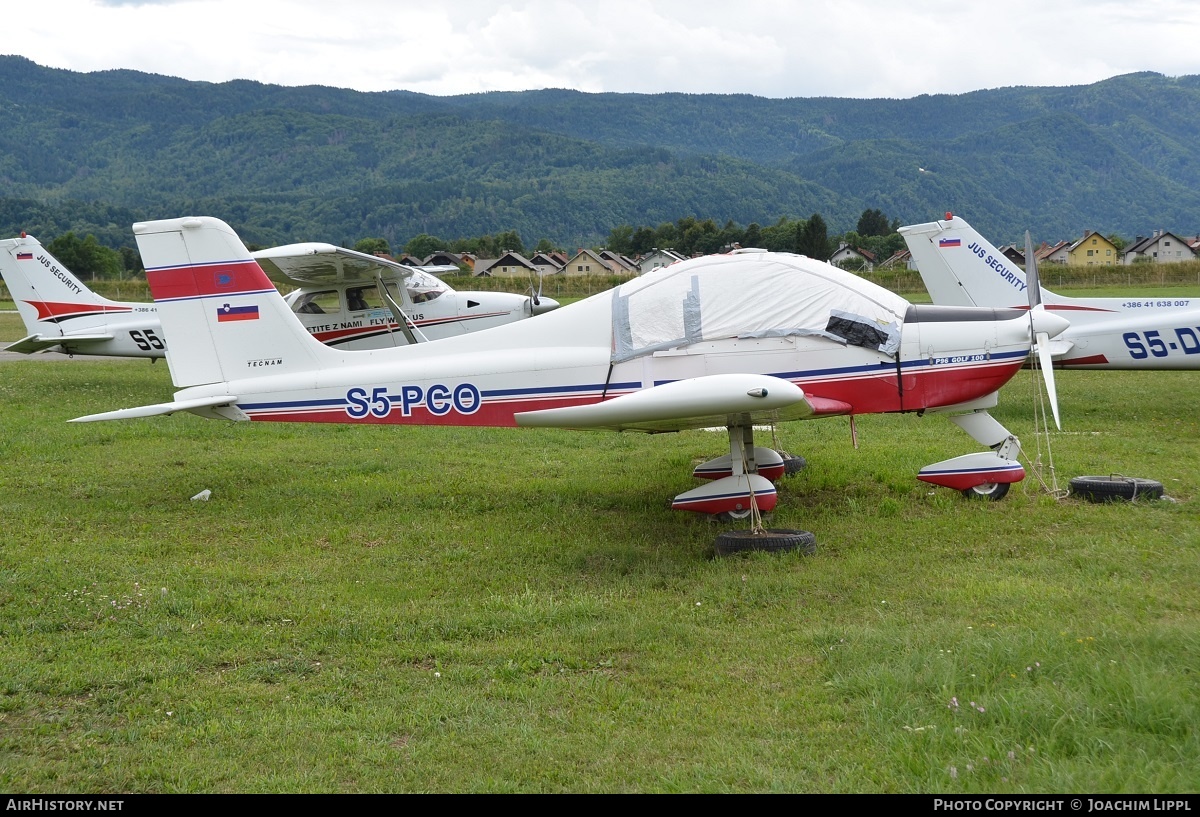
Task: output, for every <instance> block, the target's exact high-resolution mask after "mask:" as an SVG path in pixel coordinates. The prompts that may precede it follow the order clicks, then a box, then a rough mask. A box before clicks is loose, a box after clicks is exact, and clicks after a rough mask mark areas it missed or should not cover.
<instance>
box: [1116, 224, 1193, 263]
mask: <svg viewBox="0 0 1200 817" xmlns="http://www.w3.org/2000/svg"><path fill="white" fill-rule="evenodd" d="M1195 257H1196V251H1195V250H1194V249H1192V245H1191V244H1190V243H1189V242H1188V241H1186V240H1185V239H1182V238H1180V237H1179V236H1177V235H1175V234H1174V233H1168V232H1166V231H1165V230H1155V231H1154V233H1153V234H1152V235H1151V236H1150V237H1148V238H1147V237H1145V236H1140V235H1139V236H1138V237H1137V239H1136V240H1135V241H1134V242H1133V243H1132V244H1130V245H1129V246H1128V247H1126V248H1125V253H1124V255H1123V256H1122V261H1123V262H1124V263H1125V264H1133V263H1136V262H1138V261H1145V260H1147V259H1148V260H1150V261H1151V262H1153V263H1156V264H1169V263H1174V262H1176V261H1191V260H1192V259H1194V258H1195Z"/></svg>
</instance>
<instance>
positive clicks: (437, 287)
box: [404, 270, 450, 304]
mask: <svg viewBox="0 0 1200 817" xmlns="http://www.w3.org/2000/svg"><path fill="white" fill-rule="evenodd" d="M404 285H405V286H406V287H407V288H408V297H410V298H412V302H413V303H414V304H419V303H424V302H425V301H432V300H433V299H434V298H439V297H441V296H442V295H443V294H444V293H446V292H447V291H449V289H450V287H448V286H446V285H445V284H444V283H442V281H441V279H439V278H438V277H437V276H435V275H430V274H429V273H428V272H422V271H421V270H413V272H412V274H411V275H409V276H407V277H406V278H405V279H404Z"/></svg>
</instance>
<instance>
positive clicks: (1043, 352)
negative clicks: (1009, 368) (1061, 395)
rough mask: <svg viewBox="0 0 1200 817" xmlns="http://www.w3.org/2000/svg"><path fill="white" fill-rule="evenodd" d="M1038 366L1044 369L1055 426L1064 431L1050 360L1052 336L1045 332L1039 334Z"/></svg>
mask: <svg viewBox="0 0 1200 817" xmlns="http://www.w3.org/2000/svg"><path fill="white" fill-rule="evenodd" d="M1037 356H1038V365H1039V366H1041V367H1042V378H1043V379H1045V381H1046V394H1047V395H1048V396H1049V398H1050V410H1051V411H1052V412H1054V426H1055V428H1057V429H1058V430H1059V431H1062V421H1061V420H1060V419H1059V416H1058V390H1057V389H1056V388H1055V387H1054V362H1053V361H1052V360H1051V358H1050V336H1049V335H1048V334H1046V333H1045V332H1038V333H1037Z"/></svg>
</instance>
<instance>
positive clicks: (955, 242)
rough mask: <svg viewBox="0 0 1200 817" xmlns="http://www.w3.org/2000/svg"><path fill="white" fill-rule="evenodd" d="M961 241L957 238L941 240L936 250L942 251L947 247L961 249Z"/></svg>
mask: <svg viewBox="0 0 1200 817" xmlns="http://www.w3.org/2000/svg"><path fill="white" fill-rule="evenodd" d="M961 246H962V241H961V240H960V239H957V238H943V239H940V240H939V241H938V249H941V250H944V249H946V248H947V247H961Z"/></svg>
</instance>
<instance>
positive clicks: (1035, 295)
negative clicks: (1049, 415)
mask: <svg viewBox="0 0 1200 817" xmlns="http://www.w3.org/2000/svg"><path fill="white" fill-rule="evenodd" d="M1025 283H1026V285H1027V286H1026V289H1027V291H1028V292H1029V334H1030V337H1031V338H1033V341H1034V345H1033V351H1036V352H1037V361H1038V365H1039V366H1040V367H1041V369H1042V377H1043V378H1044V379H1045V381H1046V393H1047V394H1048V395H1049V397H1050V409H1051V410H1052V411H1053V412H1054V425H1055V426H1056V427H1057V428H1058V429H1059V430H1060V431H1061V430H1062V422H1061V421H1060V420H1059V416H1058V391H1057V389H1055V387H1054V362H1053V360H1052V359H1051V356H1050V334H1049V331H1048V328H1049V327H1048V325H1047V324H1048V321H1047V320H1046V318H1048V317H1051V316H1050V315H1049V314H1048V313H1047V312H1046V307H1045V306H1043V305H1042V285H1041V281H1039V280H1038V271H1037V258H1035V257H1034V255H1033V240H1032V239H1031V238H1030V237H1029V231H1028V230H1026V231H1025ZM1053 317H1056V318H1057V317H1058V316H1053ZM1060 320H1061V319H1060Z"/></svg>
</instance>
